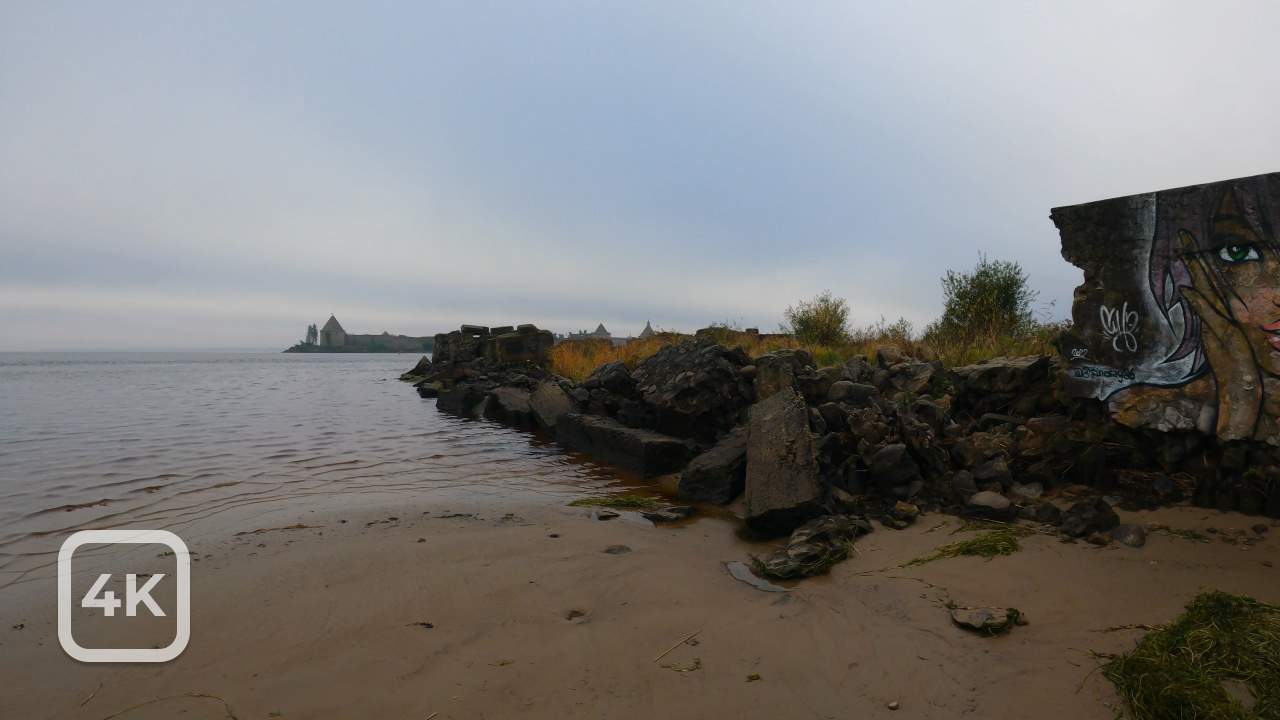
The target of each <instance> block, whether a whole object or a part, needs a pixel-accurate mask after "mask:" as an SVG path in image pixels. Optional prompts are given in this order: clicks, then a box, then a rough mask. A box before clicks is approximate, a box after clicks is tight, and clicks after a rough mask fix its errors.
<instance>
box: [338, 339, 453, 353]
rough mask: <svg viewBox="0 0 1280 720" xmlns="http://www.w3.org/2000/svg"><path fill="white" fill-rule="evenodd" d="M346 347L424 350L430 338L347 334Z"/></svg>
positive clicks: (427, 347)
mask: <svg viewBox="0 0 1280 720" xmlns="http://www.w3.org/2000/svg"><path fill="white" fill-rule="evenodd" d="M346 340H347V341H346V346H347V347H366V348H372V347H379V348H385V349H388V350H404V351H412V352H426V351H429V350H430V349H431V347H432V342H433V340H432V338H429V337H410V336H407V335H347V337H346Z"/></svg>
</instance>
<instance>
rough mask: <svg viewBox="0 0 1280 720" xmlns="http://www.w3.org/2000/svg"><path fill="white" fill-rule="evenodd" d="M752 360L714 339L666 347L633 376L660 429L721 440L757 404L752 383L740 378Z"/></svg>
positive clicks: (697, 437)
mask: <svg viewBox="0 0 1280 720" xmlns="http://www.w3.org/2000/svg"><path fill="white" fill-rule="evenodd" d="M748 363H749V359H748V358H747V357H746V356H745V355H744V354H743V353H742V352H741V350H737V351H734V350H726V349H725V348H724V347H722V346H720V345H717V344H716V343H715V342H713V341H712V340H710V339H708V338H700V339H695V340H686V341H685V342H683V343H681V344H680V345H665V346H663V348H662V349H661V350H659V351H658V352H656V353H654V354H653V355H651V356H649V357H647V358H645V359H643V360H641V361H640V362H639V363H638V364H637V365H636V371H635V372H634V373H632V374H631V377H632V378H633V379H634V380H635V381H636V393H638V394H639V395H640V397H641V400H642V402H643V403H644V404H645V405H646V406H648V408H649V409H650V411H651V412H652V413H653V416H654V422H655V426H656V428H657V429H658V430H659V431H661V432H663V433H666V434H668V435H673V436H675V437H680V438H696V439H699V440H702V441H706V442H712V441H714V440H715V437H716V434H717V433H719V432H728V431H730V430H732V429H733V428H734V426H735V425H737V424H738V422H739V419H740V418H739V416H740V414H741V412H742V410H743V408H745V407H747V406H748V405H750V404H751V402H752V399H753V397H754V393H753V391H752V388H751V384H750V383H748V382H747V381H746V380H744V379H743V378H742V376H741V375H739V373H738V370H739V368H741V367H744V366H746V365H747V364H748Z"/></svg>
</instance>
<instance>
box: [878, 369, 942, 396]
mask: <svg viewBox="0 0 1280 720" xmlns="http://www.w3.org/2000/svg"><path fill="white" fill-rule="evenodd" d="M896 370H897V372H896V374H895V373H894V372H893V371H892V370H891V371H890V379H889V384H890V385H891V386H892V387H893V388H894V389H896V390H900V391H904V392H910V393H919V392H924V391H926V390H927V389H928V388H929V387H930V386H931V384H932V382H933V376H934V374H935V373H937V370H935V369H934V367H933V365H931V364H929V363H927V362H904V363H901V364H900V365H898V366H897V368H896Z"/></svg>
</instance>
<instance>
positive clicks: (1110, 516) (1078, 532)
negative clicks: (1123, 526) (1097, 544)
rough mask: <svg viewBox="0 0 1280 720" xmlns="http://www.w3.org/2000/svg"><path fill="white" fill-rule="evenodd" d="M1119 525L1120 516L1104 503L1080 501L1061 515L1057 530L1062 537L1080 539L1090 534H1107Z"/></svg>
mask: <svg viewBox="0 0 1280 720" xmlns="http://www.w3.org/2000/svg"><path fill="white" fill-rule="evenodd" d="M1119 524H1120V516H1119V515H1117V514H1116V511H1115V510H1113V509H1111V506H1110V505H1108V504H1107V503H1106V502H1105V501H1103V500H1098V501H1097V502H1095V503H1089V502H1085V501H1081V502H1078V503H1076V504H1074V505H1072V506H1071V507H1070V508H1069V509H1068V510H1067V511H1066V512H1064V513H1062V524H1061V525H1060V526H1059V527H1058V529H1059V530H1060V531H1061V532H1062V533H1063V534H1064V535H1069V536H1071V537H1076V538H1080V537H1085V536H1086V535H1089V534H1091V533H1099V532H1107V531H1108V530H1110V529H1111V528H1113V527H1115V526H1117V525H1119Z"/></svg>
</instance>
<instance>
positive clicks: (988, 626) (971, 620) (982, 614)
mask: <svg viewBox="0 0 1280 720" xmlns="http://www.w3.org/2000/svg"><path fill="white" fill-rule="evenodd" d="M951 620H952V621H953V622H955V624H956V625H959V626H960V627H962V628H967V629H969V630H976V631H978V632H980V633H983V634H984V635H988V636H993V635H999V634H1000V633H1002V632H1005V631H1006V630H1008V629H1009V628H1011V627H1013V626H1014V625H1026V624H1027V621H1026V620H1025V619H1024V618H1023V617H1022V613H1021V612H1019V611H1018V610H1017V608H970V607H953V608H951Z"/></svg>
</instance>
